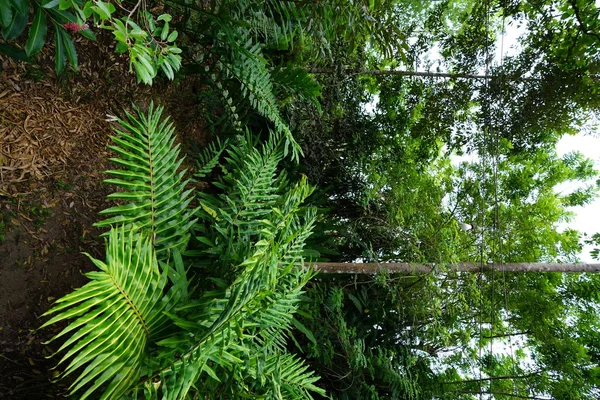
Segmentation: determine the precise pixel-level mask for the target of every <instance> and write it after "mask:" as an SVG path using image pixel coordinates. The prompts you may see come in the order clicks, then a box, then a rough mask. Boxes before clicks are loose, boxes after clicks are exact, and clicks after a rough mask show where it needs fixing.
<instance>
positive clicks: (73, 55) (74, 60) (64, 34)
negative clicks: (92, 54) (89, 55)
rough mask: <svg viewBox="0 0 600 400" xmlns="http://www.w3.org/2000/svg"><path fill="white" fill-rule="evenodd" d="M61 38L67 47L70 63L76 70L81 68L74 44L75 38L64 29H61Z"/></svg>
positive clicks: (66, 51)
mask: <svg viewBox="0 0 600 400" xmlns="http://www.w3.org/2000/svg"><path fill="white" fill-rule="evenodd" d="M61 39H62V42H63V44H64V47H65V53H66V54H67V59H68V60H69V64H71V67H73V69H74V70H75V71H78V70H79V67H78V65H77V51H76V50H75V45H74V44H73V40H72V39H71V36H69V34H68V33H67V32H65V31H64V30H62V31H61Z"/></svg>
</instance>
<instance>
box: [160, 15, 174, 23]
mask: <svg viewBox="0 0 600 400" xmlns="http://www.w3.org/2000/svg"><path fill="white" fill-rule="evenodd" d="M172 18H173V17H171V16H170V15H169V14H161V15H159V16H158V18H156V20H157V21H165V22H169V21H171V19H172Z"/></svg>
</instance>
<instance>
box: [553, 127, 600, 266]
mask: <svg viewBox="0 0 600 400" xmlns="http://www.w3.org/2000/svg"><path fill="white" fill-rule="evenodd" d="M556 150H557V152H558V155H559V156H562V155H564V154H566V153H569V152H572V151H579V152H581V153H582V154H583V155H584V156H586V157H588V158H591V159H592V160H594V163H595V164H596V168H597V169H599V170H600V138H597V137H592V136H589V135H584V134H582V133H580V134H578V135H576V136H570V135H565V136H564V137H563V138H562V139H561V140H560V142H558V145H557V147H556ZM571 186H572V187H569V186H567V187H565V188H564V189H566V190H569V189H571V190H572V189H575V188H576V186H575V185H571ZM560 189H561V190H562V188H560ZM571 210H572V211H573V212H575V213H576V217H575V218H574V219H573V221H571V222H569V223H565V224H563V227H564V228H567V227H568V228H572V229H576V230H578V231H579V232H581V233H587V234H588V235H592V234H594V233H596V232H600V226H599V225H600V224H598V221H599V220H600V198H597V199H596V200H595V201H594V202H593V203H592V204H588V205H587V206H585V207H573V208H572V209H571ZM592 248H593V247H590V246H587V247H586V248H584V249H583V252H582V254H581V256H580V258H581V260H582V261H586V262H592V261H594V260H592V258H591V257H590V250H591V249H592Z"/></svg>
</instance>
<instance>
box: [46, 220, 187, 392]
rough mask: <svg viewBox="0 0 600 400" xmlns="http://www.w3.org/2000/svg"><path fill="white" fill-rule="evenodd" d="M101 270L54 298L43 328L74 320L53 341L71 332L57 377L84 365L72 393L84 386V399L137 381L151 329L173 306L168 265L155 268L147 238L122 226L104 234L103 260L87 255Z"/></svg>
mask: <svg viewBox="0 0 600 400" xmlns="http://www.w3.org/2000/svg"><path fill="white" fill-rule="evenodd" d="M88 257H90V259H91V260H92V261H93V262H94V264H95V265H96V266H97V267H98V268H99V269H100V271H96V272H90V273H87V274H86V276H87V277H88V278H90V279H91V281H90V282H89V283H87V284H86V285H85V286H83V287H81V288H79V289H77V290H75V291H74V292H72V293H70V294H68V295H66V296H65V297H63V298H61V299H59V300H58V301H57V302H56V305H55V306H54V307H53V308H52V309H51V310H49V311H48V312H47V313H45V314H44V315H50V314H56V313H58V314H57V315H55V316H54V317H53V318H51V319H50V320H49V321H48V322H46V323H45V324H44V325H43V326H42V328H43V327H45V326H49V325H52V324H55V323H58V322H60V321H65V320H73V321H72V322H71V323H70V324H69V325H68V326H67V327H66V328H65V329H64V330H63V331H62V332H60V333H59V334H58V335H56V336H55V337H54V338H53V339H52V340H55V339H57V338H59V337H62V336H64V335H65V334H67V333H70V334H71V336H70V338H69V339H68V340H67V341H66V342H65V343H64V344H63V345H62V346H61V347H60V349H59V350H58V351H57V353H61V352H64V351H66V354H65V355H64V356H63V357H62V359H61V360H60V361H59V363H58V366H60V365H62V364H63V363H66V362H68V366H67V367H66V368H65V370H64V371H63V372H62V373H61V377H64V376H67V375H70V374H72V373H74V372H75V371H78V370H81V369H83V371H82V372H80V374H79V376H78V377H77V378H76V379H75V381H74V382H73V384H72V385H71V387H70V390H71V393H75V392H79V391H81V390H83V389H84V388H87V389H86V390H85V392H84V393H83V394H82V395H81V396H80V398H81V399H85V398H87V397H89V396H91V395H92V394H93V393H95V392H96V391H98V389H99V388H103V393H102V396H101V398H102V399H108V398H118V397H119V396H120V395H122V394H123V393H125V392H126V391H127V390H128V389H130V387H131V386H133V385H134V384H135V383H137V379H138V378H139V376H140V371H141V368H142V366H143V361H144V358H145V357H146V356H147V354H148V346H149V343H150V341H151V338H152V336H153V332H154V331H155V330H156V328H157V327H160V326H161V325H162V324H163V323H164V321H165V320H166V316H165V315H164V312H166V311H168V310H170V308H171V307H172V306H173V305H174V302H175V300H174V296H173V295H172V293H171V294H169V295H167V296H165V295H164V292H165V287H166V284H167V282H168V278H167V273H168V271H167V269H166V268H164V269H162V270H161V269H160V268H159V265H158V262H157V260H156V255H155V253H154V250H153V246H152V242H151V239H150V238H149V237H147V236H145V235H137V237H136V235H135V234H134V233H133V232H132V231H126V230H125V229H124V228H122V227H121V228H120V229H111V231H110V232H109V240H108V247H107V250H106V263H104V262H102V261H100V260H96V259H94V258H92V257H91V256H89V255H88Z"/></svg>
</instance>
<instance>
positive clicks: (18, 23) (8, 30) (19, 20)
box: [2, 12, 29, 40]
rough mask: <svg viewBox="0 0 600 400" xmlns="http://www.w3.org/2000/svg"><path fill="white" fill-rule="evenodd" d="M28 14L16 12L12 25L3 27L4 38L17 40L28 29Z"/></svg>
mask: <svg viewBox="0 0 600 400" xmlns="http://www.w3.org/2000/svg"><path fill="white" fill-rule="evenodd" d="M28 18H29V13H28V12H23V13H21V12H16V13H14V15H13V19H12V21H11V23H10V24H9V25H7V26H4V27H2V37H3V38H4V39H5V40H13V39H15V38H17V37H18V36H19V35H20V34H21V33H23V31H24V30H25V28H26V27H27V19H28Z"/></svg>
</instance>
